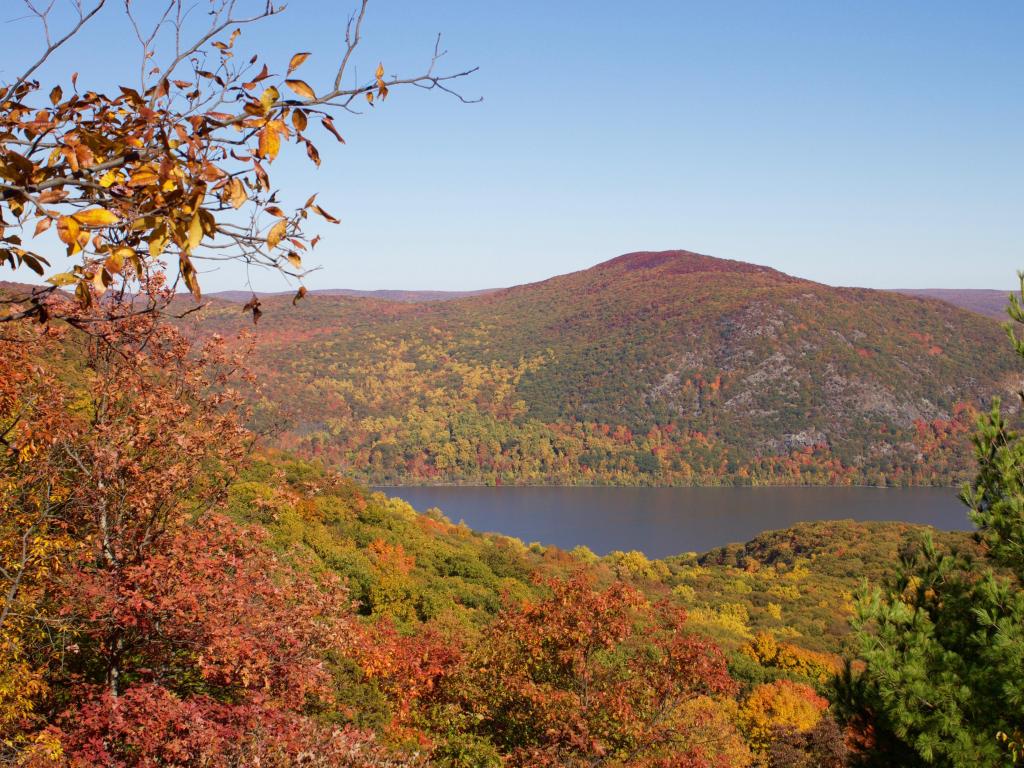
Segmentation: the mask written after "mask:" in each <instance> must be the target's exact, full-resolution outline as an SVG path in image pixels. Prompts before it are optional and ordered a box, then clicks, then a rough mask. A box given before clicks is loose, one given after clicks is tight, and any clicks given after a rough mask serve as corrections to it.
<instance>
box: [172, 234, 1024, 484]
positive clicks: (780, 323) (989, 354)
mask: <svg viewBox="0 0 1024 768" xmlns="http://www.w3.org/2000/svg"><path fill="white" fill-rule="evenodd" d="M261 309H262V310H263V315H262V318H261V320H260V323H259V324H258V326H257V332H256V346H255V354H254V357H253V365H254V369H255V371H256V373H257V375H258V378H259V380H260V382H261V384H262V386H263V397H262V400H261V407H260V409H259V411H260V416H259V418H260V419H261V420H264V421H266V420H270V419H273V420H280V419H282V417H283V418H284V419H285V423H287V424H288V427H287V429H286V431H285V433H284V434H283V435H282V436H281V438H280V442H281V444H282V445H283V446H284V447H287V448H290V449H295V450H299V451H300V452H302V453H305V454H308V455H317V456H322V457H324V458H326V459H328V460H330V461H331V462H333V463H337V464H339V465H341V466H344V467H346V468H347V469H348V470H349V471H351V472H353V473H354V474H355V475H356V476H358V477H360V478H361V479H363V480H366V481H369V482H378V483H379V482H470V483H491V482H499V483H535V482H546V483H620V484H694V483H711V484H713V483H723V482H739V483H853V482H857V483H860V482H867V483H878V484H905V483H949V482H954V481H959V480H960V479H961V478H962V477H963V472H964V470H965V469H966V467H967V463H968V451H967V450H966V444H967V441H966V435H967V433H968V432H969V430H970V428H971V427H972V425H973V420H974V412H975V410H976V409H977V408H978V407H987V403H988V402H989V401H990V400H991V398H992V397H993V396H995V395H998V394H1000V393H1004V392H1007V391H1011V390H1012V389H1013V387H1014V386H1015V384H1016V381H1017V379H1018V378H1019V377H1018V376H1016V375H1015V374H1013V373H1012V368H1011V363H1010V362H1009V361H1007V360H1006V359H1005V355H1001V354H1000V353H999V350H1000V348H1001V345H1002V344H1003V331H1002V329H1001V328H1000V327H999V325H998V324H997V323H995V322H993V321H992V320H990V319H987V318H983V317H979V316H978V315H976V314H973V313H970V312H966V311H963V310H960V309H957V308H955V307H952V306H950V305H948V304H946V303H943V302H938V301H932V300H927V299H918V298H912V297H907V296H903V295H900V294H896V293H892V292H887V291H877V290H869V289H860V288H833V287H830V286H826V285H822V284H819V283H814V282H811V281H808V280H803V279H799V278H795V277H791V276H789V275H785V274H783V273H781V272H778V271H776V270H773V269H769V268H767V267H761V266H756V265H752V264H744V263H741V262H735V261H728V260H724V259H717V258H712V257H710V256H703V255H700V254H696V253H691V252H687V251H665V252H656V253H651V252H641V253H632V254H626V255H624V256H621V257H619V258H616V259H613V260H611V261H608V262H605V263H603V264H600V265H598V266H596V267H594V268H591V269H587V270H583V271H580V272H575V273H572V274H568V275H562V276H559V277H555V278H551V279H549V280H545V281H543V282H539V283H533V284H529V285H522V286H517V287H513V288H507V289H502V290H498V291H494V292H491V293H487V294H484V295H480V296H474V297H469V298H464V299H456V300H451V301H443V302H430V303H399V302H392V301H380V300H374V299H365V298H360V299H351V298H343V297H325V296H308V297H307V298H306V299H305V300H303V301H300V302H298V303H297V304H296V305H295V306H292V302H291V300H290V299H288V300H285V299H283V298H268V299H265V300H264V301H263V302H262V305H261ZM191 321H192V322H194V323H196V324H197V325H198V327H199V328H200V329H201V330H202V331H203V332H212V331H219V332H234V331H236V330H237V329H239V328H241V327H243V326H244V324H245V323H247V322H249V320H248V317H247V316H246V315H245V314H244V313H242V312H240V311H239V308H238V307H237V305H228V304H225V303H223V302H217V303H214V304H213V305H212V306H210V307H208V308H207V309H206V310H205V311H204V312H203V313H197V315H195V316H191Z"/></svg>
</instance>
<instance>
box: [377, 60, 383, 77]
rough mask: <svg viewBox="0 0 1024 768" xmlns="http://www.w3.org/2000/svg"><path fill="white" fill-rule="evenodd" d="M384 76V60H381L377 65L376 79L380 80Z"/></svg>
mask: <svg viewBox="0 0 1024 768" xmlns="http://www.w3.org/2000/svg"><path fill="white" fill-rule="evenodd" d="M383 77H384V62H383V61H382V62H381V63H380V64H378V65H377V79H378V80H381V79H382V78H383Z"/></svg>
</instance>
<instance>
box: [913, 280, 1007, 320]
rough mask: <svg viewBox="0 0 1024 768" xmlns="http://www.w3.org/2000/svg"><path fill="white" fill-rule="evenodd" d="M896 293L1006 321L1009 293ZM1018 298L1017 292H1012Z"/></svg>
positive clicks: (958, 290)
mask: <svg viewBox="0 0 1024 768" xmlns="http://www.w3.org/2000/svg"><path fill="white" fill-rule="evenodd" d="M896 293H902V294H905V295H907V296H917V297H919V298H922V299H938V300H939V301H945V302H946V303H948V304H952V305H953V306H954V307H960V308H961V309H969V310H970V311H971V312H977V313H978V314H979V315H985V316H986V317H991V318H993V319H995V320H1000V321H1003V322H1005V321H1006V304H1007V300H1008V298H1009V295H1010V293H1011V291H994V290H989V289H986V288H898V289H896ZM1013 293H1016V294H1017V296H1018V297H1019V296H1020V292H1019V291H1013Z"/></svg>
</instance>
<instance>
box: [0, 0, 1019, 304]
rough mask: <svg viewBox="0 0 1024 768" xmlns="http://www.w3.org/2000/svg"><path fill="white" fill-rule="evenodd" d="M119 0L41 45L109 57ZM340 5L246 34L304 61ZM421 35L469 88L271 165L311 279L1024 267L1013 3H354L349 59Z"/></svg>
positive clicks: (405, 98) (303, 8)
mask: <svg viewBox="0 0 1024 768" xmlns="http://www.w3.org/2000/svg"><path fill="white" fill-rule="evenodd" d="M118 5H119V4H115V5H114V7H112V8H111V9H110V12H109V13H108V14H107V20H104V21H103V22H102V25H103V32H104V40H105V45H104V48H103V52H102V53H101V54H100V55H98V56H90V57H89V58H88V59H87V60H82V59H79V60H76V61H73V62H72V61H63V62H61V61H58V62H57V66H62V65H70V66H73V67H74V68H77V69H82V70H83V79H84V78H85V76H86V73H88V72H89V68H90V67H92V68H94V69H95V72H94V74H96V75H97V76H98V77H100V78H101V79H102V78H103V77H111V76H112V75H111V74H110V72H111V70H110V66H111V62H112V61H113V59H111V58H109V57H108V56H107V54H116V53H117V47H118V46H117V44H116V43H111V40H112V39H114V40H116V39H117V36H118V34H120V33H119V32H117V30H119V29H121V27H120V23H119V21H118V20H117V16H118V12H117V6H118ZM4 6H5V10H6V7H7V3H4ZM349 7H350V6H349V3H348V2H345V1H344V0H291V2H290V3H289V8H288V10H287V12H286V13H285V14H284V16H282V17H280V18H279V19H277V20H275V21H273V22H272V23H271V24H269V25H267V26H266V27H264V28H261V29H251V30H249V31H248V32H246V34H245V36H244V37H243V40H245V41H247V44H248V45H250V46H256V47H259V48H261V49H264V50H265V51H266V52H267V53H268V54H269V57H270V59H271V61H272V62H278V63H279V66H280V64H283V63H284V62H286V61H287V59H288V57H289V56H290V55H291V54H292V53H294V52H295V51H299V50H311V51H313V52H314V56H313V58H311V59H310V61H309V62H308V63H307V64H306V65H304V67H303V75H304V76H305V77H306V78H307V79H308V80H310V82H312V83H315V82H316V80H317V73H318V71H321V72H326V68H327V65H328V64H329V63H330V62H331V60H332V53H333V52H334V51H336V50H337V45H338V39H339V37H340V34H341V30H342V28H343V25H344V18H345V16H346V15H347V12H348V10H349ZM10 29H11V31H14V30H16V29H17V30H20V29H24V30H26V31H27V30H28V27H27V25H26V24H24V23H22V22H15V23H13V24H12V25H11V27H10ZM439 31H440V32H444V41H445V45H446V47H447V48H448V49H449V51H450V53H449V55H448V57H447V67H448V68H449V69H461V68H463V67H468V66H474V65H479V67H480V72H479V73H478V74H476V75H474V76H473V77H472V78H470V79H468V80H467V81H465V82H464V83H463V84H462V86H461V88H462V90H463V91H464V92H465V93H466V94H467V95H469V96H476V95H482V96H483V97H484V102H483V103H481V104H475V105H469V106H467V105H463V104H460V103H458V102H457V101H456V100H454V99H452V98H449V97H447V96H445V95H444V94H440V93H431V94H426V93H421V92H418V91H414V92H408V91H405V92H402V91H395V92H394V93H393V94H392V96H391V98H389V99H388V101H387V102H386V103H385V104H384V105H382V106H381V107H378V108H377V109H374V110H372V111H368V113H367V114H366V115H364V116H362V117H346V118H343V119H341V120H339V124H340V127H341V130H342V131H343V133H344V134H345V136H346V139H347V141H348V143H347V145H346V146H344V147H342V146H336V145H334V144H333V140H328V139H326V138H325V139H324V140H323V141H322V142H321V143H320V148H321V150H322V152H323V155H324V163H323V166H322V167H321V169H320V170H319V171H316V170H314V169H313V168H312V166H310V165H308V164H307V163H306V162H305V161H304V158H301V157H300V156H299V154H298V153H295V154H293V155H292V158H293V159H294V162H293V163H292V168H291V169H289V170H288V171H287V172H285V171H284V170H283V169H278V174H279V175H278V177H277V179H276V181H279V182H281V183H282V184H283V185H284V186H285V187H286V188H287V187H288V186H289V185H291V186H294V187H295V188H297V189H300V190H301V191H302V192H305V190H307V189H310V190H319V192H320V197H319V200H320V202H321V203H322V204H323V205H324V207H325V208H327V209H328V210H330V211H331V212H332V213H334V214H335V215H339V216H341V217H342V218H343V219H344V221H343V224H342V225H341V226H340V227H329V228H326V229H324V230H323V233H324V238H325V239H324V242H323V243H322V244H321V246H320V248H319V249H318V261H319V262H320V263H321V264H322V266H323V270H322V271H321V272H319V273H318V274H316V275H314V276H311V277H310V279H309V280H308V284H309V285H310V287H314V288H319V287H325V288H326V287H351V288H385V287H386V288H435V289H468V288H480V287H489V286H499V285H509V284H514V283H522V282H528V281H532V280H538V279H543V278H546V277H549V276H551V275H554V274H559V273H563V272H568V271H572V270H576V269H581V268H585V267H588V266H591V265H593V264H596V263H598V262H600V261H604V260H606V259H608V258H612V257H614V256H616V255H618V254H620V253H624V252H627V251H633V250H654V249H669V248H685V249H689V250H695V251H700V252H703V253H709V254H712V255H716V256H723V257H728V258H734V259H741V260H744V261H751V262H756V263H759V264H767V265H770V266H773V267H776V268H778V269H781V270H784V271H786V272H790V273H792V274H796V275H799V276H802V277H807V278H811V279H814V280H820V281H822V282H826V283H830V284H836V285H861V286H870V287H904V286H919V287H991V288H1009V287H1010V286H1012V284H1013V282H1014V278H1013V274H1014V271H1015V270H1016V269H1017V268H1024V2H1020V0H1005V1H1004V2H986V1H985V0H978V1H977V2H963V1H962V0H960V1H959V2H941V1H938V0H926V1H925V0H920V1H918V2H911V1H901V2H891V1H890V0H885V1H875V2H857V3H846V2H843V3H840V2H822V1H821V0H808V1H806V2H795V1H791V0H777V1H774V2H764V1H763V0H747V1H744V2H732V1H730V0H715V1H714V2H690V1H689V0H671V1H669V0H666V1H665V2H654V1H646V2H645V1H640V0H638V1H637V2H629V3H622V2H617V3H611V2H599V1H598V0H588V1H584V0H563V2H536V1H532V0H531V1H529V2H525V1H524V2H515V3H513V2H482V1H481V0H444V2H428V1H426V0H406V1H405V2H387V0H376V1H371V5H370V10H369V12H368V17H367V21H366V28H365V38H364V46H363V49H362V55H361V58H360V71H362V72H364V73H366V74H369V73H370V72H371V71H372V69H373V68H374V67H375V66H376V63H377V60H378V59H381V60H383V62H384V64H385V66H386V68H387V70H388V72H389V73H390V72H397V73H408V72H413V71H415V70H417V68H418V67H420V66H422V64H423V63H424V62H425V61H426V59H427V58H428V56H429V53H430V50H431V48H432V45H433V37H434V35H435V34H436V33H437V32H439ZM16 37H20V35H16ZM19 45H20V43H16V44H15V47H14V48H13V49H12V48H8V50H7V52H6V53H5V54H4V57H3V58H8V57H12V56H14V55H20V53H19V52H18V46H19ZM318 66H323V67H324V70H318ZM7 68H8V67H6V66H5V67H4V68H3V69H4V71H6V70H7ZM283 162H287V161H286V158H285V156H282V159H279V160H278V163H277V164H279V165H280V164H283ZM303 199H304V195H303ZM241 282H242V277H241V275H240V274H239V273H238V272H236V271H232V270H230V269H223V270H221V271H220V272H218V273H214V274H209V275H207V276H206V278H205V280H204V285H205V287H206V289H207V290H212V289H222V288H235V287H241V286H240V283H241ZM258 286H259V287H262V288H267V289H274V288H277V289H284V288H286V287H287V286H285V285H281V284H280V282H279V280H278V279H272V278H270V277H269V276H268V277H267V278H265V279H261V280H260V282H259V283H258Z"/></svg>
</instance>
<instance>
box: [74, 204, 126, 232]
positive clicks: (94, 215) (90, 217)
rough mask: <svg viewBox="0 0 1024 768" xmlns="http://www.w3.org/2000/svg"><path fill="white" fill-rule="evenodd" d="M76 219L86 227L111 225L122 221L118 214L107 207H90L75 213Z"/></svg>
mask: <svg viewBox="0 0 1024 768" xmlns="http://www.w3.org/2000/svg"><path fill="white" fill-rule="evenodd" d="M74 218H75V221H77V222H78V223H79V224H81V225H82V226H84V227H109V226H111V225H112V224H116V223H117V222H118V221H120V219H119V217H118V215H117V214H116V213H114V212H113V211H108V210H107V209H106V208H89V209H88V210H85V211H79V212H78V213H76V214H75V215H74Z"/></svg>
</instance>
